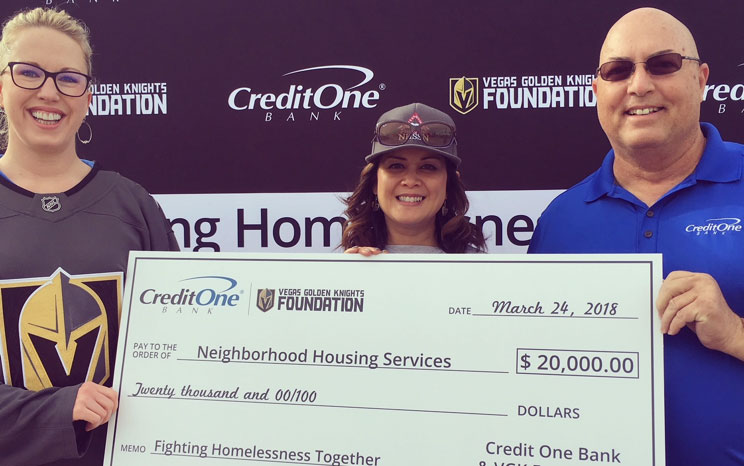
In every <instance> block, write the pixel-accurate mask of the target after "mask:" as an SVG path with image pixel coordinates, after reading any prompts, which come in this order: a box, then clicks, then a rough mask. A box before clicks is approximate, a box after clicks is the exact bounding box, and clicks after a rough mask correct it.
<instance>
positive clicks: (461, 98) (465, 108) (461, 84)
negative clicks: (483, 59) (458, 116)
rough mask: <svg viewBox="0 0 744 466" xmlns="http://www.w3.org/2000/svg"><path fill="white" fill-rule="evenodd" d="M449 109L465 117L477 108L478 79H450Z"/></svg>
mask: <svg viewBox="0 0 744 466" xmlns="http://www.w3.org/2000/svg"><path fill="white" fill-rule="evenodd" d="M449 89H450V107H452V108H454V109H455V110H457V111H458V112H460V113H462V114H463V115H465V114H466V113H468V112H470V111H471V110H473V109H474V108H475V107H477V106H478V78H466V77H465V76H463V77H462V78H450V85H449Z"/></svg>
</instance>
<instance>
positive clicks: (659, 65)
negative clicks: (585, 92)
mask: <svg viewBox="0 0 744 466" xmlns="http://www.w3.org/2000/svg"><path fill="white" fill-rule="evenodd" d="M682 60H692V61H696V62H698V63H701V61H700V59H699V58H695V57H685V56H684V55H681V54H679V53H662V54H661V55H654V56H653V57H649V58H647V59H646V61H639V62H635V63H634V62H632V61H630V60H615V61H608V62H607V63H602V65H601V66H600V67H599V68H597V71H596V72H595V76H597V75H598V76H601V77H602V79H604V80H605V81H623V80H625V79H628V78H629V77H630V75H632V74H633V72H634V71H635V67H636V65H640V64H641V63H642V64H644V65H645V67H646V71H648V72H649V73H650V74H652V75H654V76H661V75H665V74H671V73H674V72H675V71H679V69H680V68H682Z"/></svg>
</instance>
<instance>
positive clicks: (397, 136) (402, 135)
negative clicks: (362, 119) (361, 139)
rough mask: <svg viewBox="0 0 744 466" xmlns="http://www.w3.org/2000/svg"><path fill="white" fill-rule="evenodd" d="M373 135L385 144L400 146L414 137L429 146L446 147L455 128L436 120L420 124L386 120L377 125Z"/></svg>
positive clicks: (453, 134)
mask: <svg viewBox="0 0 744 466" xmlns="http://www.w3.org/2000/svg"><path fill="white" fill-rule="evenodd" d="M375 137H376V138H377V141H378V142H379V143H380V144H382V145H385V146H400V145H403V144H405V143H406V142H408V140H409V139H414V140H420V141H422V142H423V143H424V144H426V145H427V146H431V147H447V146H449V145H450V144H452V142H453V141H454V140H455V128H453V127H451V126H450V125H448V124H446V123H441V122H438V121H432V122H428V123H424V124H421V125H413V124H411V123H408V122H405V121H386V122H385V123H383V124H381V125H379V126H378V127H377V130H376V131H375Z"/></svg>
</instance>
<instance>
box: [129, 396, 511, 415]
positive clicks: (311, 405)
mask: <svg viewBox="0 0 744 466" xmlns="http://www.w3.org/2000/svg"><path fill="white" fill-rule="evenodd" d="M127 396H128V397H129V398H156V399H160V400H185V401H218V402H223V403H252V404H262V405H274V406H308V407H313V408H337V409H364V410H369V411H400V412H407V413H429V414H458V415H466V416H492V417H507V416H509V415H508V414H502V413H478V412H469V411H442V410H433V409H413V408H384V407H375V406H346V405H321V404H315V403H285V402H281V401H258V400H221V399H215V398H188V397H181V396H173V397H170V398H168V397H167V396H154V395H137V396H135V395H127Z"/></svg>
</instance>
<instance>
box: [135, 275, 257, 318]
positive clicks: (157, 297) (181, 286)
mask: <svg viewBox="0 0 744 466" xmlns="http://www.w3.org/2000/svg"><path fill="white" fill-rule="evenodd" d="M177 283H178V284H176V285H174V286H173V287H172V288H168V289H160V288H147V289H146V290H144V291H142V292H141V293H140V295H139V302H140V303H142V304H148V305H156V306H159V307H161V310H162V312H163V313H166V312H173V313H176V314H185V313H189V314H199V313H205V314H211V313H212V311H214V310H216V309H231V308H235V307H236V306H237V305H238V303H239V302H240V298H241V296H242V294H243V290H241V289H237V286H238V282H237V280H235V279H234V278H230V277H223V276H219V275H205V276H199V277H189V278H184V279H183V280H179V281H178V282H177Z"/></svg>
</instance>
